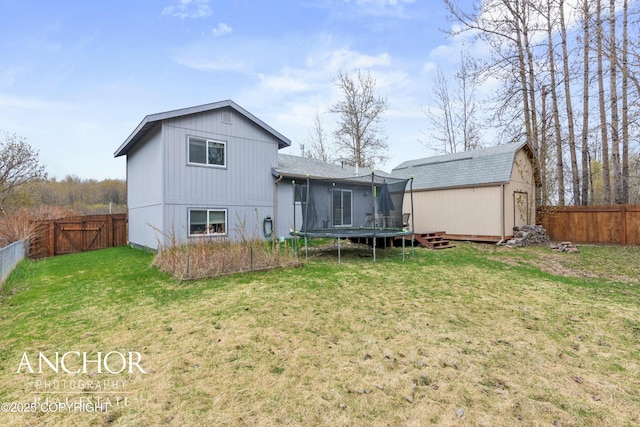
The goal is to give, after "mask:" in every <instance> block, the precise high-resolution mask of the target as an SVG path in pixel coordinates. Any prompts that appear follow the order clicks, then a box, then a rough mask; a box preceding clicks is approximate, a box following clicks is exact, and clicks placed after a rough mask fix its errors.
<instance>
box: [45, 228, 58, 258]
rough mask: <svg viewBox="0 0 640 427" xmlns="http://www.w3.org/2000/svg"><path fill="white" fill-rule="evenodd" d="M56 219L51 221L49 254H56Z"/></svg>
mask: <svg viewBox="0 0 640 427" xmlns="http://www.w3.org/2000/svg"><path fill="white" fill-rule="evenodd" d="M55 234H56V221H55V220H53V219H52V220H51V221H49V251H48V253H47V256H55V254H56V237H55Z"/></svg>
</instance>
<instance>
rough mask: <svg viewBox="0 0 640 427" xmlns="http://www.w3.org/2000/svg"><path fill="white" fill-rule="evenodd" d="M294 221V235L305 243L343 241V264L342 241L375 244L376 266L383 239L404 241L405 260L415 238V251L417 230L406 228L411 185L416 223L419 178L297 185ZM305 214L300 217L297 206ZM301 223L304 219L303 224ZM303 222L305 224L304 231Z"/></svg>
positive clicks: (323, 180)
mask: <svg viewBox="0 0 640 427" xmlns="http://www.w3.org/2000/svg"><path fill="white" fill-rule="evenodd" d="M292 184H293V186H294V203H293V204H294V215H293V222H294V224H293V230H294V231H292V232H291V235H293V236H295V237H303V238H304V239H305V247H306V248H307V249H306V256H307V257H308V245H307V244H306V243H307V239H310V238H336V239H338V262H340V239H344V238H370V239H372V251H373V261H374V262H375V261H376V246H377V240H378V239H379V238H382V239H387V238H401V240H402V259H403V261H404V257H405V240H406V238H407V237H409V236H411V247H412V249H413V244H414V240H413V232H412V231H411V230H413V227H411V230H409V229H408V224H406V223H404V222H403V212H402V208H403V204H404V196H405V192H406V190H407V185H409V195H410V198H411V204H410V206H411V212H408V213H409V214H410V215H409V218H411V219H412V221H413V178H409V179H398V178H392V177H389V176H380V175H376V174H375V172H371V174H370V175H364V176H354V177H349V178H310V177H307V179H306V180H304V181H302V182H296V181H293V183H292ZM298 204H299V206H300V208H301V209H299V211H300V212H299V213H298V215H296V210H298V209H297V208H296V206H297V205H298ZM298 217H300V218H298ZM298 220H299V221H300V222H301V225H300V227H299V228H298V224H297V222H298Z"/></svg>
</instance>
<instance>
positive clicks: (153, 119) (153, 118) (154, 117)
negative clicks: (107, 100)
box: [114, 99, 291, 157]
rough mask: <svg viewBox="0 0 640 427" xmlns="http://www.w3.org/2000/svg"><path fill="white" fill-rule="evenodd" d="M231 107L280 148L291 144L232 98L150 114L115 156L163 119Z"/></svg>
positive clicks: (140, 138) (135, 142) (122, 152)
mask: <svg viewBox="0 0 640 427" xmlns="http://www.w3.org/2000/svg"><path fill="white" fill-rule="evenodd" d="M224 107H230V108H233V109H234V110H236V111H237V112H239V113H240V114H242V115H243V116H245V117H246V118H248V119H249V120H251V121H252V122H253V123H255V124H256V125H258V126H260V127H261V128H263V129H264V130H266V131H267V132H269V133H270V134H271V135H273V136H274V137H275V138H276V139H277V140H278V149H281V148H285V147H289V146H291V140H290V139H289V138H287V137H285V136H284V135H282V134H281V133H280V132H278V131H276V130H275V129H273V128H272V127H271V126H269V125H268V124H266V123H265V122H263V121H262V120H260V119H259V118H257V117H256V116H254V115H253V114H251V113H250V112H248V111H247V110H245V109H244V108H242V107H241V106H239V105H238V104H236V103H235V102H233V101H232V100H230V99H227V100H225V101H219V102H214V103H211V104H203V105H197V106H195V107H187V108H182V109H179V110H171V111H165V112H163V113H156V114H150V115H148V116H145V118H144V119H142V121H141V122H140V124H139V125H138V126H137V127H136V128H135V129H134V131H133V132H132V133H131V135H129V137H128V138H127V139H126V140H125V141H124V143H123V144H122V145H121V146H120V147H119V148H118V149H117V150H116V152H115V153H114V157H120V156H124V155H126V154H127V153H129V151H130V150H131V149H132V148H133V147H134V146H135V145H136V144H137V143H138V142H140V141H141V140H142V139H143V138H144V136H145V135H146V134H147V133H148V132H149V131H150V130H151V129H153V127H154V126H155V125H156V124H157V123H158V122H161V121H163V120H168V119H173V118H176V117H182V116H188V115H191V114H198V113H203V112H206V111H211V110H216V109H219V108H224Z"/></svg>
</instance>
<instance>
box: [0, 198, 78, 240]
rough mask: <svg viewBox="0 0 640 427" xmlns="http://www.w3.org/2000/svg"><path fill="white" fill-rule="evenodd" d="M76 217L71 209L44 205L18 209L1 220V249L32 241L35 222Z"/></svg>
mask: <svg viewBox="0 0 640 427" xmlns="http://www.w3.org/2000/svg"><path fill="white" fill-rule="evenodd" d="M73 215H76V213H75V212H74V211H72V210H70V209H67V208H62V207H59V206H49V205H42V206H38V207H36V208H31V209H26V208H22V209H18V210H16V211H13V212H11V213H7V214H4V215H3V216H2V217H1V218H0V247H3V246H7V245H9V244H11V243H13V242H17V241H19V240H22V239H31V238H32V237H33V236H34V233H35V228H34V224H33V221H40V220H48V219H58V218H65V217H68V216H73Z"/></svg>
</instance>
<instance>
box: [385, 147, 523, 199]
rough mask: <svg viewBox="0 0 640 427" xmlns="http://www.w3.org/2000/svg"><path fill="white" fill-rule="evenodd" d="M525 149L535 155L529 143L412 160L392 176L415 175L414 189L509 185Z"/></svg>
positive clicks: (393, 171)
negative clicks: (516, 163) (519, 153)
mask: <svg viewBox="0 0 640 427" xmlns="http://www.w3.org/2000/svg"><path fill="white" fill-rule="evenodd" d="M523 148H524V149H526V151H527V153H528V154H529V156H531V157H532V156H533V154H532V153H533V152H532V151H531V148H530V147H529V145H528V144H527V143H511V144H504V145H497V146H495V147H490V148H482V149H478V150H472V151H464V152H462V153H454V154H446V155H444V156H436V157H428V158H424V159H418V160H410V161H407V162H404V163H401V164H400V165H398V166H396V167H395V168H394V169H393V170H392V171H391V175H392V176H394V177H396V178H410V177H412V176H413V189H414V190H423V189H430V190H434V189H440V188H456V187H473V186H476V187H478V186H486V185H498V184H506V183H507V182H509V180H510V179H511V171H512V169H513V163H514V161H515V158H516V153H517V152H518V151H520V150H521V149H523Z"/></svg>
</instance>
